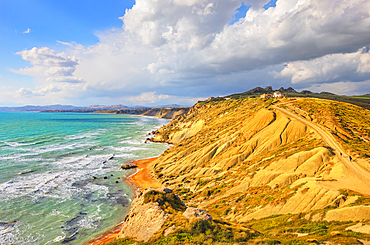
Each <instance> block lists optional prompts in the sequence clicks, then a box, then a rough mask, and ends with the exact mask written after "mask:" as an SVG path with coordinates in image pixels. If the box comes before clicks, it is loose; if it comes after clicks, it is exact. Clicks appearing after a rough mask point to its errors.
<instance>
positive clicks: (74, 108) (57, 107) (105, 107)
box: [0, 105, 128, 111]
mask: <svg viewBox="0 0 370 245" xmlns="http://www.w3.org/2000/svg"><path fill="white" fill-rule="evenodd" d="M126 108H128V107H127V106H125V105H91V106H72V105H47V106H34V105H26V106H21V107H0V111H81V110H88V111H95V110H119V109H126Z"/></svg>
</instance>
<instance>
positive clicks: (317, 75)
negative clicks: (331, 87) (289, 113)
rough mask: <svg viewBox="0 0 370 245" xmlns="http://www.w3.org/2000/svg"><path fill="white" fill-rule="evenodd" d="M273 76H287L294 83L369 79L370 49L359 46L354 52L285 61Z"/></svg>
mask: <svg viewBox="0 0 370 245" xmlns="http://www.w3.org/2000/svg"><path fill="white" fill-rule="evenodd" d="M274 76H275V78H288V79H290V80H291V82H292V83H293V84H296V83H337V82H339V81H354V82H355V81H364V80H369V79H370V51H369V49H368V48H361V49H360V50H358V51H357V52H354V53H346V54H330V55H325V56H323V57H320V58H317V59H312V60H305V61H296V62H290V63H287V64H286V65H285V67H284V69H283V70H281V71H280V72H278V73H277V72H275V73H274Z"/></svg>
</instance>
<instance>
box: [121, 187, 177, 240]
mask: <svg viewBox="0 0 370 245" xmlns="http://www.w3.org/2000/svg"><path fill="white" fill-rule="evenodd" d="M147 192H148V191H147ZM147 192H144V193H141V194H139V195H138V197H137V198H135V199H134V201H133V202H132V204H131V209H130V212H129V213H128V215H127V216H126V218H125V220H124V223H123V226H122V230H121V232H120V233H119V234H118V236H117V237H118V238H125V237H130V238H134V239H135V240H138V241H148V240H149V239H150V238H151V237H152V235H153V234H154V233H156V232H157V231H158V230H159V229H160V228H161V227H162V225H163V224H164V222H165V221H166V220H167V219H168V218H169V217H170V214H168V213H166V212H165V211H164V210H163V209H162V208H161V207H160V206H159V203H158V202H149V203H145V194H146V193H147Z"/></svg>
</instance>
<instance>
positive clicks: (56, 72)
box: [11, 47, 82, 83]
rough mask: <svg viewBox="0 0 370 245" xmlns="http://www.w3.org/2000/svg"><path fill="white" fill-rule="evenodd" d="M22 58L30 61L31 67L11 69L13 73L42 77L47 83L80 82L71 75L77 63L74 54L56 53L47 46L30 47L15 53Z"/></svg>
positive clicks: (80, 80)
mask: <svg viewBox="0 0 370 245" xmlns="http://www.w3.org/2000/svg"><path fill="white" fill-rule="evenodd" d="M16 54H17V55H20V56H21V57H22V59H23V60H27V61H30V63H31V64H32V65H33V67H31V68H29V67H26V68H21V69H19V70H11V71H12V72H14V73H17V74H22V75H28V76H35V77H39V78H42V79H44V80H45V81H46V82H47V83H52V82H67V83H80V82H82V79H80V78H77V77H75V76H74V75H73V73H74V72H75V70H76V66H77V64H78V60H77V58H76V57H74V56H68V55H67V54H66V53H64V52H62V53H56V52H55V51H54V50H51V49H49V48H47V47H43V48H36V47H35V48H32V49H31V50H23V51H20V52H17V53H16Z"/></svg>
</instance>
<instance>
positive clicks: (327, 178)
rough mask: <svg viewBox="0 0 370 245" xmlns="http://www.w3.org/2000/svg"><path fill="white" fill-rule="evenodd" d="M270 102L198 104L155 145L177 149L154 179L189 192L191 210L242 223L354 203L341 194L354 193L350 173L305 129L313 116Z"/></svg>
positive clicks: (160, 133) (162, 131) (158, 165)
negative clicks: (197, 208)
mask: <svg viewBox="0 0 370 245" xmlns="http://www.w3.org/2000/svg"><path fill="white" fill-rule="evenodd" d="M268 102H269V101H267V102H266V101H265V100H262V99H239V100H225V101H219V102H210V103H204V104H197V105H196V106H194V108H192V109H191V110H190V111H189V112H188V113H187V114H186V115H183V116H180V117H178V118H177V119H175V120H173V121H172V122H171V123H170V124H168V125H167V126H165V127H163V128H161V129H160V130H158V132H157V134H156V138H155V139H156V140H157V141H165V142H168V143H171V144H174V146H173V147H171V148H170V149H168V150H167V151H165V153H164V154H162V156H161V157H159V158H158V159H157V160H156V161H155V162H154V163H153V168H154V175H155V176H156V177H157V178H158V179H159V180H160V181H161V182H162V184H163V185H164V186H168V187H170V188H172V189H178V190H179V192H180V191H183V192H184V193H186V194H184V195H183V196H182V198H183V199H185V201H186V202H188V203H189V204H192V205H196V206H200V207H203V208H206V209H207V210H209V211H210V212H212V211H213V212H216V213H217V214H218V215H219V216H221V217H223V218H228V219H231V220H235V221H248V220H250V219H253V218H255V219H257V218H263V217H267V216H270V215H275V214H287V213H302V212H310V211H312V210H320V209H324V208H327V207H331V208H338V207H339V206H340V205H342V204H343V203H344V202H346V200H347V199H351V197H350V196H348V197H347V196H343V195H341V192H340V191H339V189H343V188H348V189H351V188H352V187H351V185H348V183H350V181H349V180H348V178H349V177H348V176H347V177H346V175H345V172H346V171H347V169H350V168H348V166H345V164H344V163H343V161H341V159H340V158H339V154H338V152H335V151H334V150H333V148H331V147H330V145H328V144H327V143H325V141H324V140H323V139H322V135H321V134H320V133H319V132H317V130H315V129H314V128H312V127H310V124H306V123H305V120H306V119H305V118H306V117H307V118H310V117H308V116H305V117H302V118H304V120H298V119H299V118H295V117H293V116H289V115H287V114H286V113H283V111H281V110H277V108H276V107H274V106H272V105H271V103H270V102H269V103H268ZM293 102H294V101H292V103H293ZM284 103H290V102H289V101H288V102H284ZM278 106H279V105H278ZM281 106H282V107H284V106H283V105H281ZM289 106H290V108H292V105H291V104H289ZM291 111H294V110H291ZM297 111H299V110H298V109H297ZM365 113H366V112H365ZM299 116H300V117H301V115H299ZM320 127H321V126H320ZM341 130H344V129H341ZM359 160H361V159H360V158H359ZM361 163H362V164H363V165H366V164H367V162H366V161H365V160H363V161H362V162H361ZM369 169H370V167H369ZM351 171H352V170H351ZM364 171H365V172H366V171H367V170H364ZM365 172H364V173H363V174H362V175H361V176H362V177H364V175H366V173H365ZM351 176H353V178H357V177H356V175H351ZM369 176H370V175H369ZM365 177H366V176H365ZM342 178H343V179H344V178H347V179H346V181H341V179H342ZM351 178H352V177H351ZM365 179H366V178H364V180H365ZM336 183H340V185H336ZM358 183H362V182H358ZM359 185H360V184H359ZM359 185H357V186H359ZM352 186H355V185H352ZM352 190H355V191H359V190H360V191H361V188H357V189H352ZM364 193H366V192H364ZM231 208H232V210H234V211H232V212H230V211H225V212H224V211H222V210H224V209H225V210H226V209H231ZM343 217H344V216H343ZM326 218H327V217H325V219H326Z"/></svg>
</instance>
